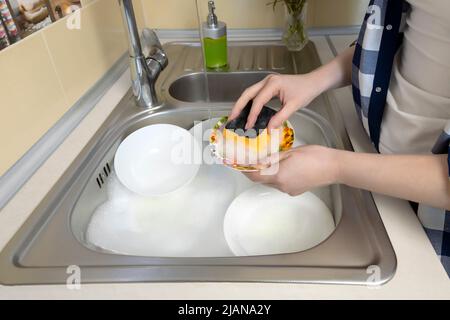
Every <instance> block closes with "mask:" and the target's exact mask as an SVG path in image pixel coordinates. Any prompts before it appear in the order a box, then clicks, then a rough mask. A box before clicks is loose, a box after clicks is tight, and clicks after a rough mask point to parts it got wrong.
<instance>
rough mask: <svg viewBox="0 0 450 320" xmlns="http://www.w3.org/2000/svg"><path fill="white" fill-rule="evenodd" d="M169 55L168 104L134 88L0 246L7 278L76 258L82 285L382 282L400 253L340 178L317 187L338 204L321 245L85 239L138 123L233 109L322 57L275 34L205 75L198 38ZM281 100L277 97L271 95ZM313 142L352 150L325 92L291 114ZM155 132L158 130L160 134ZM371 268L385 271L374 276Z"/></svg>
mask: <svg viewBox="0 0 450 320" xmlns="http://www.w3.org/2000/svg"><path fill="white" fill-rule="evenodd" d="M165 50H166V52H167V54H168V56H169V59H170V61H171V62H172V63H171V64H169V66H168V68H167V69H166V70H165V71H164V72H163V73H162V74H161V77H160V79H159V80H158V82H157V86H156V87H157V91H158V93H159V94H160V97H161V99H162V100H163V101H164V104H163V105H162V106H161V107H159V108H158V109H155V110H143V109H140V108H139V107H137V106H136V103H135V101H134V99H133V96H132V94H131V92H129V93H128V94H127V95H126V96H125V97H124V98H123V99H122V101H121V102H120V103H119V104H118V106H117V107H116V108H115V109H114V111H113V112H112V113H111V115H110V116H109V117H108V119H107V120H106V121H105V122H104V123H103V124H102V125H101V127H100V128H99V130H98V131H97V133H96V134H95V136H94V137H92V139H91V140H90V142H89V143H88V144H87V145H86V146H85V148H84V149H83V151H82V152H81V153H80V154H79V156H78V157H77V158H76V159H75V160H74V162H73V163H72V164H71V165H70V166H69V168H68V169H67V171H66V172H65V173H64V175H63V176H62V177H61V178H60V179H59V181H58V182H57V183H56V184H55V186H54V187H53V188H52V189H51V190H50V192H49V193H48V194H47V196H46V197H45V198H44V199H43V200H42V202H41V203H40V205H39V206H38V207H37V208H36V209H35V211H34V212H33V213H32V214H31V216H30V217H29V218H28V220H27V221H26V222H25V223H24V225H23V226H22V227H21V228H20V230H19V231H18V232H17V233H16V235H15V236H14V237H13V239H11V241H10V242H9V243H8V245H7V246H6V247H5V248H4V250H3V251H2V252H1V253H0V283H2V284H5V285H26V284H63V283H66V279H67V278H68V276H69V275H68V273H67V270H68V268H69V267H71V266H78V267H79V268H80V270H81V281H82V282H83V283H109V282H165V281H211V282H219V281H220V282H222V281H239V282H301V283H339V284H362V285H364V284H368V285H373V284H375V285H380V284H383V283H385V282H387V281H388V280H389V279H391V278H392V276H393V274H394V273H395V269H396V257H395V253H394V251H393V249H392V246H391V244H390V241H389V238H388V236H387V234H386V230H385V229H384V226H383V223H382V221H381V219H380V216H379V213H378V211H377V208H376V206H375V203H374V201H373V199H372V195H371V194H370V193H369V192H366V191H363V190H358V189H354V188H350V187H347V186H343V185H333V186H330V187H324V188H319V189H317V190H313V192H314V193H315V194H316V195H317V196H319V197H320V198H321V199H322V200H323V201H324V203H325V204H326V205H327V206H328V207H329V209H330V210H331V211H332V212H333V218H334V222H335V226H336V227H335V230H334V232H333V233H332V234H331V235H330V236H329V237H328V238H327V239H326V240H325V241H323V242H322V243H320V244H318V245H317V246H315V247H313V248H311V249H308V250H305V251H302V252H294V253H286V254H272V255H264V256H246V257H236V256H232V255H230V256H208V257H206V256H205V257H161V256H134V255H126V254H118V253H116V252H111V251H108V250H105V249H103V248H99V247H96V246H95V245H93V244H91V243H89V241H87V239H86V229H87V226H88V224H89V221H90V219H91V217H92V215H93V213H94V211H95V209H96V208H97V207H98V206H99V205H101V204H102V203H103V202H104V201H105V200H106V199H107V194H106V185H107V184H108V181H109V180H110V178H111V176H112V174H113V170H114V169H113V168H114V166H113V158H114V154H115V151H116V150H117V148H118V146H119V144H120V142H121V141H123V139H125V138H126V137H127V136H128V135H129V134H131V133H132V132H134V131H135V130H137V129H139V128H141V127H144V126H147V125H150V124H155V123H170V124H175V125H178V126H181V127H184V128H186V129H190V128H191V127H192V126H193V125H194V123H195V122H197V121H201V120H205V119H210V118H213V117H221V116H224V115H227V114H228V113H229V111H230V109H231V107H232V102H233V101H235V100H236V99H237V98H238V97H239V95H240V94H241V93H242V91H243V90H244V89H245V88H246V87H247V86H249V85H251V84H253V83H255V82H257V81H259V80H261V79H263V78H264V77H265V76H267V75H268V74H272V73H305V72H308V71H310V70H312V69H314V68H316V67H317V66H319V65H320V61H319V58H318V55H317V52H316V49H315V46H314V44H313V43H310V44H309V45H308V46H307V47H306V48H305V49H304V50H303V51H301V52H297V53H290V52H288V51H287V50H286V49H285V47H284V46H282V45H281V44H280V43H278V42H245V43H243V42H237V43H230V49H229V57H230V58H229V59H230V66H229V71H228V72H220V73H204V72H203V65H202V57H201V48H200V46H199V44H198V43H170V44H167V45H165ZM269 105H270V106H272V107H273V108H279V102H278V101H276V100H274V101H271V102H270V103H269ZM290 121H291V123H292V124H293V126H294V127H295V129H296V132H297V133H298V135H299V136H300V137H301V139H302V140H304V141H305V142H306V143H308V144H320V145H326V146H329V147H333V148H340V149H348V150H351V145H350V144H349V142H348V137H347V136H346V133H345V128H343V127H342V123H343V122H342V121H341V119H340V115H339V113H338V110H337V108H333V107H332V102H331V100H330V99H329V97H328V96H327V95H321V96H320V97H318V98H317V99H316V100H314V101H313V102H312V103H311V104H310V106H308V107H307V108H305V109H304V110H301V111H299V112H297V113H296V114H295V115H293V117H292V118H291V119H290ZM155 138H156V137H155ZM373 266H376V267H377V268H378V270H379V277H378V278H377V279H375V281H374V280H373V277H372V278H371V279H372V280H371V281H370V282H367V279H368V278H369V276H370V275H371V273H370V272H371V271H370V270H373Z"/></svg>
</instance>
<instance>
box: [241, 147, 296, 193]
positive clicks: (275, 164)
mask: <svg viewBox="0 0 450 320" xmlns="http://www.w3.org/2000/svg"><path fill="white" fill-rule="evenodd" d="M290 156H291V152H290V151H286V152H280V153H277V154H273V155H271V156H269V157H268V158H267V159H266V160H265V161H264V163H267V164H269V163H270V164H271V166H270V167H269V168H266V169H263V170H260V171H256V172H243V173H244V175H245V176H246V177H247V178H249V179H250V180H252V181H254V182H258V183H262V184H265V185H276V184H277V183H276V182H277V179H278V176H277V174H278V172H279V163H280V162H281V161H283V160H286V159H287V158H289V157H290ZM273 169H275V170H273Z"/></svg>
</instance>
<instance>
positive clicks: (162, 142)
mask: <svg viewBox="0 0 450 320" xmlns="http://www.w3.org/2000/svg"><path fill="white" fill-rule="evenodd" d="M200 163H201V148H200V146H199V144H198V142H197V141H196V140H195V139H194V138H193V136H192V135H191V134H190V133H189V131H187V130H185V129H183V128H180V127H177V126H174V125H170V124H156V125H151V126H147V127H144V128H141V129H139V130H137V131H135V132H133V133H132V134H130V135H129V136H128V137H127V138H126V139H125V140H124V141H123V142H122V143H121V144H120V146H119V148H118V149H117V152H116V155H115V158H114V168H115V170H116V174H117V177H118V179H119V180H120V182H122V184H123V185H124V186H125V187H127V188H128V189H130V190H131V191H133V192H135V193H137V194H140V195H142V196H158V195H163V194H167V193H170V192H172V191H175V190H177V189H179V188H181V187H183V186H184V185H186V184H188V183H189V182H190V181H192V179H193V178H194V177H195V176H196V175H197V172H198V170H199V167H200Z"/></svg>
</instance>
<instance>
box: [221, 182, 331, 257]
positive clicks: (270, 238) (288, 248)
mask: <svg viewBox="0 0 450 320" xmlns="http://www.w3.org/2000/svg"><path fill="white" fill-rule="evenodd" d="M334 228H335V224H334V220H333V215H332V214H331V212H330V210H329V209H328V207H327V206H326V205H325V204H324V203H323V202H322V200H320V199H319V198H318V197H317V196H315V195H314V194H313V193H311V192H306V193H304V194H302V195H300V196H297V197H291V196H289V195H287V194H285V193H282V192H280V191H278V190H276V189H273V188H270V187H267V186H263V185H257V186H255V187H253V188H251V189H249V190H247V191H245V192H244V193H242V194H241V195H240V196H238V197H237V198H236V199H235V200H234V201H233V202H232V203H231V205H230V207H229V208H228V210H227V213H226V215H225V220H224V234H225V239H226V240H227V243H228V246H229V247H230V249H231V251H232V252H233V253H234V254H235V255H236V256H253V255H269V254H282V253H292V252H298V251H303V250H307V249H310V248H312V247H314V246H316V245H317V244H319V243H321V242H322V241H324V240H325V239H326V238H328V236H330V235H331V233H332V232H333V230H334Z"/></svg>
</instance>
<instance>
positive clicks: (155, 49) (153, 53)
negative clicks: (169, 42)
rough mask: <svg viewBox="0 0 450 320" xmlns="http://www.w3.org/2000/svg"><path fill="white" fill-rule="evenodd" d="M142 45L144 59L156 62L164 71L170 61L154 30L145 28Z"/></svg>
mask: <svg viewBox="0 0 450 320" xmlns="http://www.w3.org/2000/svg"><path fill="white" fill-rule="evenodd" d="M141 43H142V52H143V54H144V57H145V58H146V59H153V60H156V61H157V62H158V63H159V64H160V65H161V70H162V69H164V68H165V67H166V66H167V64H168V62H169V61H168V58H167V55H166V53H165V52H164V49H163V47H162V45H161V42H160V41H159V38H158V36H157V35H156V32H155V31H153V30H152V29H149V28H144V30H143V31H142V39H141Z"/></svg>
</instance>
